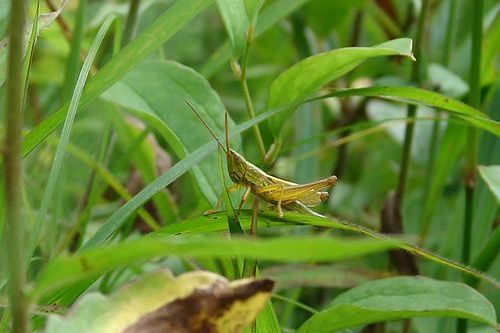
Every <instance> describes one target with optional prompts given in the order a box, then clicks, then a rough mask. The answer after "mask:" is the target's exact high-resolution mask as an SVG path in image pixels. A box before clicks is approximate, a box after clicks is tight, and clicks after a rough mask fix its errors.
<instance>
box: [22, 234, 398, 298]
mask: <svg viewBox="0 0 500 333" xmlns="http://www.w3.org/2000/svg"><path fill="white" fill-rule="evenodd" d="M397 244H398V241H397V240H395V239H386V240H384V241H380V240H374V239H367V238H349V239H340V238H333V237H281V238H273V239H252V240H250V239H244V238H234V239H227V238H225V237H207V236H204V237H194V236H191V237H158V236H146V237H143V238H142V239H139V240H135V241H129V242H123V243H119V244H113V245H107V246H103V247H98V248H93V249H88V250H85V251H81V252H80V253H78V254H76V255H72V256H62V257H59V258H57V259H55V260H54V261H52V262H51V263H49V265H48V266H47V268H46V269H45V271H44V272H43V273H42V274H41V276H40V278H39V280H38V282H37V284H36V286H35V288H34V290H33V293H32V297H34V298H35V299H37V298H38V297H40V296H42V295H44V294H46V293H48V292H51V291H54V290H57V289H59V288H62V287H64V286H68V285H71V284H74V283H76V282H79V281H83V280H86V279H89V278H94V277H97V276H99V275H101V274H104V273H105V272H109V271H111V270H112V269H114V268H118V267H121V266H125V265H130V264H133V263H138V262H142V261H144V260H148V259H152V258H156V257H163V256H168V255H180V256H190V257H200V258H216V257H222V258H230V257H234V256H238V257H248V258H253V259H261V260H272V261H282V262H296V261H301V262H310V261H314V262H330V261H336V260H344V259H349V258H356V257H360V256H364V255H367V254H370V253H376V252H381V251H386V250H387V249H391V248H394V247H395V246H397Z"/></svg>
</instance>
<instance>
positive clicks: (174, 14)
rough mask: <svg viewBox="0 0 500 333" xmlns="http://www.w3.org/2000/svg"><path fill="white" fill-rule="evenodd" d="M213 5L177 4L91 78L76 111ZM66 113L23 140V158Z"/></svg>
mask: <svg viewBox="0 0 500 333" xmlns="http://www.w3.org/2000/svg"><path fill="white" fill-rule="evenodd" d="M212 2H213V0H182V1H177V2H176V3H175V4H174V5H172V6H171V7H170V8H169V9H168V10H167V11H165V13H163V14H162V15H161V16H160V17H158V18H157V19H156V20H155V21H154V22H153V23H152V24H151V25H150V26H149V27H148V28H147V29H146V30H144V32H142V33H141V34H140V35H139V36H137V37H136V38H135V39H134V40H133V41H131V42H130V43H129V44H128V45H127V46H126V47H125V48H124V49H123V50H121V51H120V53H118V54H117V55H116V56H115V57H113V58H112V59H111V60H110V61H109V62H108V63H107V64H106V65H105V66H104V67H103V68H102V69H101V70H100V71H99V72H98V73H97V74H96V76H94V77H93V78H92V81H90V82H89V84H88V85H87V87H86V89H85V91H84V92H83V96H82V100H81V103H80V104H79V108H82V107H84V106H85V105H88V104H89V103H90V102H91V101H93V100H94V99H95V98H97V97H99V96H100V95H101V94H102V93H103V92H104V91H106V89H108V88H109V87H111V86H112V85H113V84H114V83H116V82H117V81H118V80H120V79H121V78H122V77H123V76H124V75H125V74H126V73H127V72H128V71H130V70H131V69H132V68H133V67H134V66H136V65H137V64H138V63H140V62H141V61H143V60H144V59H145V58H146V56H147V55H148V54H150V53H151V52H153V51H154V50H156V49H157V48H158V47H160V46H161V45H162V44H163V43H165V42H166V41H167V40H169V39H170V38H171V37H172V36H173V35H174V34H175V33H176V32H177V31H179V30H180V29H181V28H182V27H183V26H184V25H186V24H187V23H189V22H190V21H191V20H192V19H193V18H194V17H195V16H196V15H197V14H199V13H200V12H201V11H202V10H203V9H205V8H206V7H207V6H208V5H210V4H211V3H212ZM67 112H68V106H67V105H64V106H63V107H61V108H60V109H59V110H57V111H56V112H55V113H53V114H52V115H51V116H50V117H48V118H47V119H45V120H44V121H43V122H42V123H40V124H39V125H38V126H36V127H35V128H33V129H32V130H31V131H30V132H29V133H28V134H27V135H26V136H25V138H24V141H23V156H26V155H27V154H29V152H31V151H32V150H33V149H35V148H36V147H37V146H38V145H39V144H40V143H41V142H42V141H43V140H44V139H45V138H46V137H47V136H48V135H49V134H50V133H52V131H54V130H55V129H56V128H57V127H58V126H59V125H60V124H61V123H62V122H63V120H64V118H65V116H66V113H67Z"/></svg>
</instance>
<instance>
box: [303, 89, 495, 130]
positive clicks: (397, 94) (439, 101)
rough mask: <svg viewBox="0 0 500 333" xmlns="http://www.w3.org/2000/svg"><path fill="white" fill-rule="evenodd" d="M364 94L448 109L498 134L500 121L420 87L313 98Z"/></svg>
mask: <svg viewBox="0 0 500 333" xmlns="http://www.w3.org/2000/svg"><path fill="white" fill-rule="evenodd" d="M345 96H365V97H380V98H387V99H392V100H396V101H399V102H404V103H409V104H421V105H427V106H430V107H434V108H436V109H441V110H444V111H448V112H449V113H451V114H453V115H454V116H457V117H459V118H460V119H462V120H463V121H465V122H466V123H467V124H470V125H473V126H476V127H479V128H482V129H484V130H487V131H489V132H491V133H493V134H495V135H497V136H498V135H500V123H499V122H497V121H494V120H492V119H491V118H489V117H488V116H487V115H485V114H484V113H483V112H481V111H480V110H478V109H475V108H473V107H471V106H469V105H467V104H464V103H462V102H460V101H459V100H456V99H453V98H451V97H448V96H445V95H442V94H439V93H436V92H433V91H430V90H425V89H420V88H414V87H369V88H359V89H343V90H335V91H333V92H331V93H329V94H326V95H323V96H321V97H317V98H314V99H313V100H316V99H324V98H327V97H345Z"/></svg>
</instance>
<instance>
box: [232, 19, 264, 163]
mask: <svg viewBox="0 0 500 333" xmlns="http://www.w3.org/2000/svg"><path fill="white" fill-rule="evenodd" d="M252 35H253V28H252V26H250V27H249V28H248V31H247V38H246V45H245V51H244V53H243V57H242V59H241V72H240V75H238V73H237V71H236V75H237V76H238V78H239V79H240V84H241V90H242V92H243V99H244V100H245V105H246V107H247V113H248V117H249V118H250V119H253V118H255V111H254V108H253V103H252V98H251V97H250V90H249V89H248V84H247V65H248V52H249V50H250V43H251V41H252ZM233 69H235V67H234V66H233ZM252 129H253V133H254V135H255V140H256V141H257V146H258V147H259V153H260V157H261V159H262V161H265V157H266V148H265V146H264V140H262V135H261V134H260V129H259V126H258V125H255V126H253V128H252Z"/></svg>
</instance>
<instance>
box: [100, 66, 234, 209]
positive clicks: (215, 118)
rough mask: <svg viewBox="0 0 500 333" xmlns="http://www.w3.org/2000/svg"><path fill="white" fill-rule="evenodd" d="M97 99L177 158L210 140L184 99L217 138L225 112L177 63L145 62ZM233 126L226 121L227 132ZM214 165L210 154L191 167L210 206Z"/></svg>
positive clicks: (216, 189)
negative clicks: (120, 110)
mask: <svg viewBox="0 0 500 333" xmlns="http://www.w3.org/2000/svg"><path fill="white" fill-rule="evenodd" d="M102 97H103V98H104V99H105V100H107V101H110V102H113V103H114V104H117V105H120V106H122V107H124V108H127V109H129V110H131V112H132V113H133V114H134V115H136V116H137V117H139V118H140V119H141V120H143V121H144V122H145V123H147V124H148V125H150V126H151V127H152V128H154V129H156V130H157V131H158V132H159V133H160V134H161V135H162V136H163V138H164V139H165V140H166V142H168V144H169V146H170V147H172V149H173V151H174V153H175V154H176V155H177V157H178V158H179V159H182V158H184V157H186V156H187V155H188V154H189V153H190V152H192V151H194V150H195V149H196V148H198V147H199V146H201V145H202V144H203V143H206V142H209V141H213V138H211V137H210V135H209V133H208V131H207V130H206V129H205V128H204V127H203V124H202V123H201V122H200V120H199V119H198V118H197V117H196V115H195V114H194V113H193V112H192V111H191V110H190V109H189V107H188V106H187V104H186V100H189V101H190V102H191V103H192V104H194V106H195V107H196V109H197V110H198V111H199V112H200V113H201V115H202V116H203V118H204V119H205V121H206V122H207V123H208V125H209V127H210V128H211V129H212V130H213V131H214V132H215V133H216V134H217V135H219V134H221V133H224V114H225V112H226V109H225V108H224V105H223V104H222V102H221V100H220V98H219V96H218V95H217V93H216V92H215V91H214V90H213V89H212V87H211V86H210V84H209V83H208V81H207V80H206V79H205V78H204V77H203V76H201V75H199V74H198V73H196V72H195V71H194V70H192V69H191V68H189V67H186V66H184V65H181V64H179V63H177V62H173V61H163V60H154V61H146V62H144V63H142V64H140V65H139V66H137V67H136V68H134V69H133V70H132V71H131V72H130V73H128V74H127V75H126V76H125V77H124V78H123V79H122V80H121V81H120V82H118V83H116V84H115V85H114V86H113V87H111V88H110V89H108V90H107V91H106V92H105V93H104V94H103V96H102ZM233 126H234V123H233V121H232V120H230V122H229V128H230V129H231V128H232V127H233ZM236 141H239V140H238V139H237V140H236ZM231 143H232V142H231ZM216 165H217V156H216V155H215V154H214V155H213V156H209V158H208V159H207V161H204V162H203V163H202V164H200V166H199V167H198V166H196V167H195V168H193V173H194V175H195V177H196V179H197V182H198V184H199V186H200V189H201V190H202V192H203V194H204V195H205V196H206V198H207V199H208V200H209V201H210V202H211V203H212V204H213V205H215V203H216V202H217V199H218V197H219V195H220V193H221V187H220V181H219V176H218V173H217V168H216ZM147 181H149V182H150V181H153V179H147Z"/></svg>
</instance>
